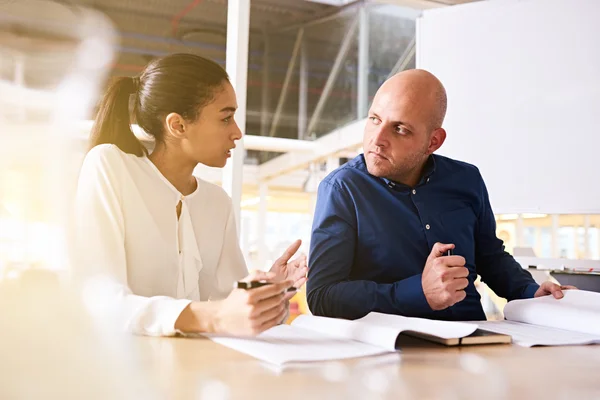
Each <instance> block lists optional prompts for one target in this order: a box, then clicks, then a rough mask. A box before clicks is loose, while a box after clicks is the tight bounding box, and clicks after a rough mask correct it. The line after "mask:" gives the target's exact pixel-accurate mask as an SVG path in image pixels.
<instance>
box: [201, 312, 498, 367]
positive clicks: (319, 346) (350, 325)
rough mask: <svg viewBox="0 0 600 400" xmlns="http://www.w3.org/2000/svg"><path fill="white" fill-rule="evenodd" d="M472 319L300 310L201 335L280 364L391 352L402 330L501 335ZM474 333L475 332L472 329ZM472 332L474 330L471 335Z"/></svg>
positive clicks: (433, 335) (456, 337)
mask: <svg viewBox="0 0 600 400" xmlns="http://www.w3.org/2000/svg"><path fill="white" fill-rule="evenodd" d="M477 330H478V326H477V325H476V324H472V323H464V322H447V321H435V320H428V319H422V318H408V317H402V316H399V315H389V314H381V313H376V312H372V313H369V314H368V315H367V316H365V317H363V318H361V319H358V320H354V321H349V320H344V319H337V318H325V317H316V316H312V315H301V316H299V317H298V318H296V319H295V320H294V321H293V322H292V324H291V325H279V326H276V327H273V328H271V329H269V330H267V331H265V332H263V333H262V334H260V335H258V336H256V337H231V336H230V337H227V336H221V335H204V336H206V337H208V338H209V339H211V340H213V341H214V342H216V343H220V344H222V345H224V346H227V347H230V348H232V349H234V350H237V351H240V352H242V353H246V354H248V355H250V356H253V357H255V358H258V359H260V360H263V361H266V362H269V363H272V364H275V365H279V366H281V365H284V364H287V363H309V362H318V361H331V360H342V359H348V358H358V357H368V356H375V355H382V354H388V353H393V352H395V351H396V341H397V339H398V337H399V335H400V334H402V333H408V334H410V335H421V336H420V337H423V338H427V340H435V341H437V342H440V343H444V344H449V345H452V344H460V343H461V342H462V341H465V340H466V342H465V343H464V344H466V343H467V342H471V343H475V342H477V341H480V342H482V343H483V342H486V340H487V341H490V340H491V341H493V340H495V339H493V338H498V337H502V338H503V340H506V336H505V335H496V334H493V335H492V334H488V335H485V334H483V335H482V334H480V333H476V331H477ZM474 334H475V335H474ZM471 335H472V336H471Z"/></svg>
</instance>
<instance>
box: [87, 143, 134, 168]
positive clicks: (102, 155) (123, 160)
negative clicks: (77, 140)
mask: <svg viewBox="0 0 600 400" xmlns="http://www.w3.org/2000/svg"><path fill="white" fill-rule="evenodd" d="M140 160H141V158H140V157H138V156H136V155H134V154H127V153H125V152H123V151H122V150H121V149H120V148H119V147H118V146H117V145H114V144H110V143H105V144H99V145H97V146H94V147H93V148H92V149H91V150H90V151H88V153H87V154H86V156H85V159H84V161H83V163H84V166H87V167H88V168H89V167H93V168H100V169H110V170H120V169H123V168H127V166H128V165H129V164H131V163H136V162H140Z"/></svg>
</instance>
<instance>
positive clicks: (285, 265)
mask: <svg viewBox="0 0 600 400" xmlns="http://www.w3.org/2000/svg"><path fill="white" fill-rule="evenodd" d="M301 244H302V241H301V240H296V241H295V242H294V243H292V245H291V246H290V247H288V248H287V250H286V251H285V252H284V253H283V255H282V256H281V257H279V258H278V259H277V260H276V261H275V263H274V264H273V266H272V267H271V271H270V272H272V273H274V274H275V278H274V279H275V281H283V280H289V281H292V282H294V286H295V287H296V288H298V289H300V288H301V287H302V285H304V283H305V282H306V274H307V272H308V266H307V265H306V256H305V255H301V256H299V257H296V258H295V259H293V260H292V261H289V260H290V258H292V256H293V255H294V254H296V252H297V251H298V249H299V248H300V245H301Z"/></svg>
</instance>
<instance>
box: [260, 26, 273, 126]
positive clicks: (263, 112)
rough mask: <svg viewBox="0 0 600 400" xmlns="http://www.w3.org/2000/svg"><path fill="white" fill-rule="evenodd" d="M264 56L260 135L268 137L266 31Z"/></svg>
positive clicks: (267, 53)
mask: <svg viewBox="0 0 600 400" xmlns="http://www.w3.org/2000/svg"><path fill="white" fill-rule="evenodd" d="M263 44H264V46H263V56H262V64H263V65H262V67H263V68H262V93H261V103H262V104H261V113H260V134H261V135H262V136H266V135H267V133H268V131H269V103H270V97H271V96H270V93H269V92H270V89H269V48H270V41H269V35H268V34H267V32H266V30H265V31H263Z"/></svg>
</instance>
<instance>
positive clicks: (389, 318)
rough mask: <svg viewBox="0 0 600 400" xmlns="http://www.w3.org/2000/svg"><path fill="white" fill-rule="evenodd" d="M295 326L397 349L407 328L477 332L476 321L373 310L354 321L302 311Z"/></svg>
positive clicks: (448, 335) (444, 333)
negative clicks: (474, 322)
mask: <svg viewBox="0 0 600 400" xmlns="http://www.w3.org/2000/svg"><path fill="white" fill-rule="evenodd" d="M292 325H293V326H299V327H302V328H304V329H308V330H312V331H316V332H321V333H324V334H330V335H335V336H337V337H343V338H346V339H351V340H357V341H360V342H364V343H368V344H371V345H373V346H379V347H383V348H385V349H387V350H394V349H395V345H396V339H397V338H398V335H399V334H400V333H402V332H405V331H414V332H420V333H426V334H429V335H432V336H437V337H441V338H444V339H455V338H462V337H465V336H468V335H470V334H471V333H473V332H475V330H476V329H477V325H476V324H468V323H464V322H447V321H435V320H429V319H423V318H409V317H402V316H400V315H391V314H382V313H377V312H371V313H369V314H368V315H367V316H365V317H363V318H361V319H357V320H355V321H348V320H343V319H335V318H325V317H315V316H310V315H301V316H299V317H298V318H296V319H295V320H294V322H292Z"/></svg>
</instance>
